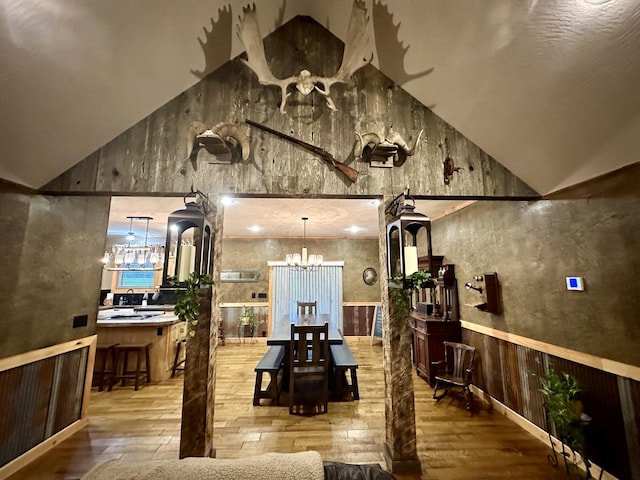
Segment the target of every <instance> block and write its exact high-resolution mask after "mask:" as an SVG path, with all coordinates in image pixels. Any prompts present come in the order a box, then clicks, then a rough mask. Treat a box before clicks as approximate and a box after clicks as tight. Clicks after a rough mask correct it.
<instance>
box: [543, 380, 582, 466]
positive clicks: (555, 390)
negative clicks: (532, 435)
mask: <svg viewBox="0 0 640 480" xmlns="http://www.w3.org/2000/svg"><path fill="white" fill-rule="evenodd" d="M539 379H540V392H541V393H542V395H543V397H544V407H545V412H546V415H547V419H548V420H549V422H550V423H552V424H553V426H554V427H555V430H556V435H557V436H558V439H559V440H560V441H561V442H562V443H563V452H562V454H563V456H564V458H565V462H566V461H567V459H568V456H569V455H568V453H565V451H564V446H565V445H566V446H567V447H569V449H571V451H572V452H573V453H574V455H573V456H572V458H571V459H570V460H571V461H572V462H571V463H573V464H574V465H576V464H577V463H578V462H579V461H580V460H582V461H583V462H584V464H585V466H586V468H587V471H588V470H589V466H590V463H589V461H588V460H587V457H586V453H585V428H586V426H587V425H588V423H589V421H590V420H591V418H590V417H589V416H588V415H586V414H585V413H584V412H583V407H582V401H581V400H580V393H581V392H582V391H583V389H582V385H580V383H579V382H578V380H577V379H576V378H575V377H574V376H572V375H570V374H568V373H562V374H560V373H557V372H556V371H554V370H553V369H549V370H548V371H547V372H546V373H544V374H542V375H539ZM549 435H551V434H549ZM551 447H552V448H553V442H552V443H551ZM575 454H578V455H579V458H576V457H575ZM554 455H555V450H554ZM556 463H557V460H556Z"/></svg>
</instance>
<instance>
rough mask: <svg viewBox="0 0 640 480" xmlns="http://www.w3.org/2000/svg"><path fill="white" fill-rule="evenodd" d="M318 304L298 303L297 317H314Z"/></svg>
mask: <svg viewBox="0 0 640 480" xmlns="http://www.w3.org/2000/svg"><path fill="white" fill-rule="evenodd" d="M317 303H318V302H298V308H297V310H296V311H297V312H298V315H315V314H316V313H318V312H317Z"/></svg>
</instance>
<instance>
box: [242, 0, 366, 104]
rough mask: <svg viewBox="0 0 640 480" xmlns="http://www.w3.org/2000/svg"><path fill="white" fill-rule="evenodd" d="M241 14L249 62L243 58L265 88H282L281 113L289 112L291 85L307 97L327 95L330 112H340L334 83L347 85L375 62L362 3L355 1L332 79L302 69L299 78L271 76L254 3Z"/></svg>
mask: <svg viewBox="0 0 640 480" xmlns="http://www.w3.org/2000/svg"><path fill="white" fill-rule="evenodd" d="M242 13H243V17H240V18H239V21H238V37H239V38H240V41H241V42H242V44H243V45H244V48H245V49H246V51H247V60H244V59H241V61H242V62H243V63H244V64H245V65H246V66H248V67H249V68H250V69H251V70H253V72H254V73H255V74H256V75H257V76H258V82H260V83H261V84H262V85H274V86H277V87H280V90H281V92H282V93H281V100H280V112H282V113H286V110H285V106H286V104H287V97H288V96H289V95H290V93H287V89H288V88H289V86H290V85H295V87H296V89H297V90H298V92H300V93H301V94H302V95H305V96H306V95H309V94H310V93H311V92H313V91H314V90H315V91H317V92H318V93H320V94H322V95H324V96H325V99H326V102H327V106H328V107H329V108H330V109H331V110H337V108H336V106H335V104H334V103H333V100H332V99H331V96H330V90H331V86H332V85H333V84H335V83H348V82H349V80H350V79H351V76H352V75H353V74H354V73H355V72H356V70H358V69H360V68H362V67H364V66H365V65H367V64H369V63H370V62H371V60H372V59H373V52H371V51H370V49H369V48H368V46H369V43H370V42H369V35H368V30H367V26H368V24H369V18H368V17H367V9H366V7H365V4H364V1H362V0H354V2H353V9H352V10H351V19H350V20H349V29H348V31H347V39H346V42H345V45H344V53H343V56H342V64H341V65H340V68H339V69H338V71H337V72H336V74H335V75H334V76H332V77H321V76H318V75H312V74H311V72H309V71H308V70H302V71H300V73H299V74H298V75H294V76H291V77H287V78H283V79H279V78H276V77H275V76H274V75H273V73H271V69H270V68H269V65H268V63H267V59H266V56H265V53H264V43H263V41H262V35H261V34H260V28H259V26H258V20H257V18H256V9H255V4H253V6H252V7H244V8H243V9H242ZM369 54H370V55H369ZM367 56H368V58H367ZM320 85H321V86H322V88H321V87H320Z"/></svg>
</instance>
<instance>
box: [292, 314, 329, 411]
mask: <svg viewBox="0 0 640 480" xmlns="http://www.w3.org/2000/svg"><path fill="white" fill-rule="evenodd" d="M289 352H290V353H289V414H293V413H294V410H295V413H298V414H300V413H306V412H307V410H308V409H309V408H311V412H312V413H327V410H328V403H329V324H328V323H325V324H324V325H295V324H292V325H291V340H290V345H289ZM300 407H304V408H303V409H302V410H301V409H300Z"/></svg>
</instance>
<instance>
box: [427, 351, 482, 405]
mask: <svg viewBox="0 0 640 480" xmlns="http://www.w3.org/2000/svg"><path fill="white" fill-rule="evenodd" d="M443 343H444V360H439V361H437V362H431V365H432V366H433V368H436V369H438V370H437V371H438V373H437V374H436V387H435V390H434V392H433V398H435V399H436V400H438V401H440V400H441V399H442V398H444V397H445V396H446V395H447V394H448V393H449V390H451V389H452V388H453V387H461V388H462V390H463V391H464V393H465V394H466V407H467V410H471V402H472V401H473V393H471V390H470V388H469V385H471V375H472V373H473V361H474V358H475V353H476V349H475V347H472V346H471V345H465V344H464V343H457V342H443ZM439 389H442V390H440V393H438V390H439Z"/></svg>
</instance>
